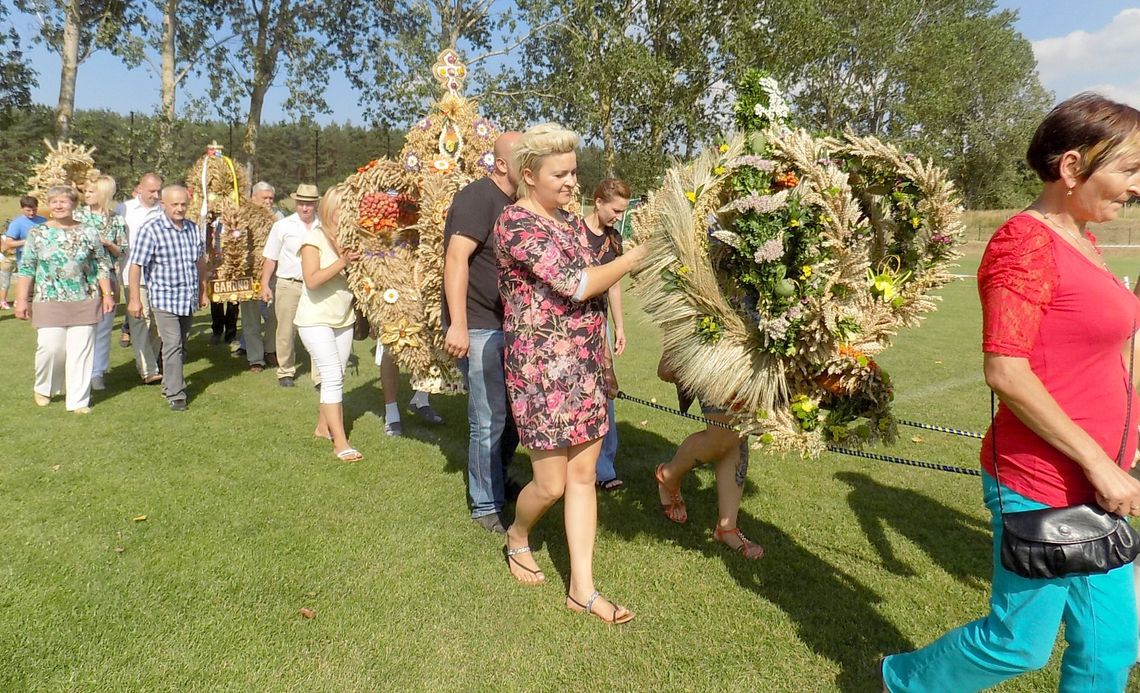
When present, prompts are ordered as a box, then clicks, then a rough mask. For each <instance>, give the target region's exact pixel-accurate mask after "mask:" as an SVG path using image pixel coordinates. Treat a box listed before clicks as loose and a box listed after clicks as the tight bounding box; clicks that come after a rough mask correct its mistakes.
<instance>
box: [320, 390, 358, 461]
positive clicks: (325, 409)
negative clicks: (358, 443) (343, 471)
mask: <svg viewBox="0 0 1140 693" xmlns="http://www.w3.org/2000/svg"><path fill="white" fill-rule="evenodd" d="M321 417H323V418H324V420H325V427H326V428H327V429H328V431H329V433H331V434H332V437H333V451H334V452H343V451H345V450H347V449H349V448H350V447H352V446H351V445H349V444H348V436H346V435H345V433H344V415H343V412H342V409H341V405H340V402H337V403H336V404H322V405H321Z"/></svg>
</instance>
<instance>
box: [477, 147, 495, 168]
mask: <svg viewBox="0 0 1140 693" xmlns="http://www.w3.org/2000/svg"><path fill="white" fill-rule="evenodd" d="M479 164H480V165H481V166H482V167H483V168H485V169H487V173H494V172H495V153H494V152H484V153H483V156H481V157H479Z"/></svg>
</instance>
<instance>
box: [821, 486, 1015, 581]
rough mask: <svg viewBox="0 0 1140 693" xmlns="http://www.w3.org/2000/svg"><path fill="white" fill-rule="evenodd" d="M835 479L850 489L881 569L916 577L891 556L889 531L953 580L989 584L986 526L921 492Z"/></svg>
mask: <svg viewBox="0 0 1140 693" xmlns="http://www.w3.org/2000/svg"><path fill="white" fill-rule="evenodd" d="M835 478H836V479H837V480H838V481H841V482H843V483H844V484H846V485H848V486H849V487H851V492H850V493H849V494H848V495H847V502H848V504H850V506H851V510H852V511H853V512H854V513H855V516H856V517H857V518H859V525H860V526H861V527H862V528H863V534H864V535H866V537H867V541H869V542H870V543H871V545H872V546H874V547H875V550H876V551H878V552H879V556H880V557H881V558H882V561H883V563H882V565H883V568H884V569H886V570H888V571H890V572H892V573H894V574H896V575H902V576H904V577H911V576H915V575H917V574H918V573H917V572H916V571H915V570H914V569H913V568H911V567H910V566H909V565H907V564H906V563H904V562H903V561H902V560H901V559H900V558H899V557H898V556H897V555H896V553H895V550H894V547H893V546H892V545H891V541H890V539H889V538H888V537H887V534H886V528H887V527H888V526H889V527H890V528H892V529H893V530H894V531H896V532H898V533H899V534H902V535H903V536H905V537H906V538H907V539H909V540H910V541H911V542H913V543H914V544H915V545H916V546H918V547H919V548H921V549H922V551H923V552H925V553H926V555H927V556H929V557H930V560H932V561H934V562H935V563H937V564H938V565H939V566H940V567H941V568H942V569H943V570H945V571H946V572H947V573H948V574H950V575H952V576H954V578H956V579H957V580H959V581H961V582H963V583H967V584H970V585H974V586H985V585H987V584H988V583H989V579H990V573H991V572H992V570H993V566H992V565H991V562H990V543H991V536H990V527H989V525H988V524H987V523H986V522H983V521H981V520H979V519H977V518H975V517H971V516H970V515H967V514H965V513H963V512H961V511H959V510H955V509H954V508H951V507H949V506H947V505H945V504H943V503H940V502H938V501H936V500H934V499H933V498H930V497H929V496H926V495H923V494H921V493H918V492H915V491H911V490H909V489H902V488H895V487H893V486H884V485H882V484H880V483H878V482H876V481H875V480H874V479H872V478H871V477H869V476H867V475H866V474H858V473H855V472H840V473H838V474H836V475H835Z"/></svg>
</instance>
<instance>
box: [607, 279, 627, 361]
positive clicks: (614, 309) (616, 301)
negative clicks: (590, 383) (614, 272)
mask: <svg viewBox="0 0 1140 693" xmlns="http://www.w3.org/2000/svg"><path fill="white" fill-rule="evenodd" d="M609 298H610V314H611V315H613V318H614V356H621V355H622V353H623V352H624V351H625V316H624V315H622V310H621V282H620V281H619V282H618V283H616V284H614V285H613V286H611V287H610V290H609Z"/></svg>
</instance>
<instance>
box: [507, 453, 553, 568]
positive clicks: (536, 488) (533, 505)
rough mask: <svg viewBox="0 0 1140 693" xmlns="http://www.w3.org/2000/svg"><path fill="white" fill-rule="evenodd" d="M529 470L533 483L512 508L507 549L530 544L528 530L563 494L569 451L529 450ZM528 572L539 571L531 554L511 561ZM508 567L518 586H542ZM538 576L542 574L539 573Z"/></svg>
mask: <svg viewBox="0 0 1140 693" xmlns="http://www.w3.org/2000/svg"><path fill="white" fill-rule="evenodd" d="M529 452H530V459H531V468H532V469H533V471H534V479H532V480H531V481H530V483H528V484H527V485H526V486H524V487H523V490H522V492H520V493H519V498H518V501H516V504H515V521H514V524H512V525H511V526H510V527H508V528H507V548H508V549H517V548H521V547H523V546H529V544H530V530H531V529H532V528H533V527H534V526H535V525H536V524H537V523H538V521H539V520H540V519H542V516H543V515H545V514H546V511H547V510H550V506H552V505H554V503H555V502H557V501H558V499H559V498H561V497H562V494H563V493H564V492H565V491H566V467H567V458H568V450H567V449H566V448H559V449H557V450H530V451H529ZM511 558H512V559H513V561H515V562H517V563H519V564H520V565H521V566H523V567H525V568H526V569H528V570H531V571H538V570H539V569H538V564H537V563H535V561H534V556H533V555H531V554H530V553H520V554H517V555H514V556H512V557H511ZM508 563H509V564H510V569H511V574H512V575H514V576H515V578H516V579H518V580H519V581H520V582H528V583H529V582H541V581H542V579H543V578H541V577H539V576H538V575H534V574H533V573H528V572H526V570H522V569H521V568H519V566H516V565H514V563H513V562H511V561H508ZM540 574H541V573H540Z"/></svg>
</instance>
